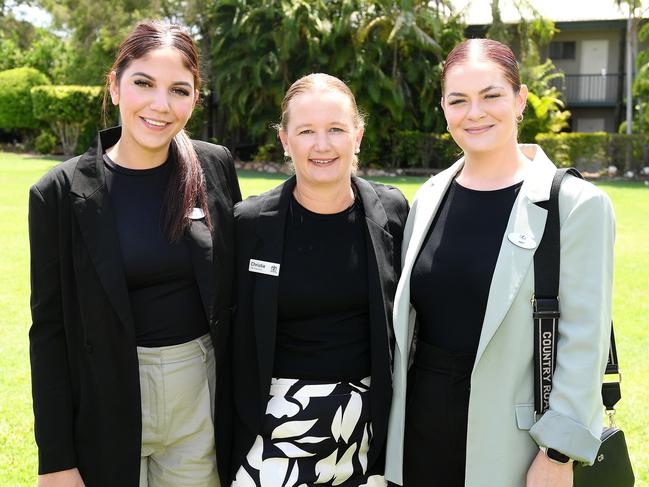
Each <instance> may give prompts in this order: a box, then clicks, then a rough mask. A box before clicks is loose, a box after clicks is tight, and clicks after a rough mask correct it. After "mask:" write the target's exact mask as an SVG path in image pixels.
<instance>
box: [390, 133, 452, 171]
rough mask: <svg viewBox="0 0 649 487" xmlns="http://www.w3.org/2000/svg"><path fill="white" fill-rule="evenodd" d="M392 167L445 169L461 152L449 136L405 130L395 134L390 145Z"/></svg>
mask: <svg viewBox="0 0 649 487" xmlns="http://www.w3.org/2000/svg"><path fill="white" fill-rule="evenodd" d="M391 148H392V149H391V150H392V154H391V161H383V162H384V163H390V165H392V166H398V167H421V168H436V169H442V168H447V167H449V166H450V165H451V164H453V163H454V162H455V161H456V160H457V159H458V158H459V157H460V156H461V155H462V151H461V150H460V148H459V147H458V146H457V145H456V144H455V142H454V141H453V139H452V138H451V136H450V135H449V134H432V133H425V132H418V131H415V130H405V131H402V132H397V133H396V135H395V136H394V140H393V141H392V144H391Z"/></svg>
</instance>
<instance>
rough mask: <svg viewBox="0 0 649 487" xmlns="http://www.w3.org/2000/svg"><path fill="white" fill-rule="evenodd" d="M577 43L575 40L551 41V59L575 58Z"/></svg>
mask: <svg viewBox="0 0 649 487" xmlns="http://www.w3.org/2000/svg"><path fill="white" fill-rule="evenodd" d="M576 50H577V43H576V42H575V41H554V42H551V43H550V59H553V60H555V61H556V60H559V59H575V52H576Z"/></svg>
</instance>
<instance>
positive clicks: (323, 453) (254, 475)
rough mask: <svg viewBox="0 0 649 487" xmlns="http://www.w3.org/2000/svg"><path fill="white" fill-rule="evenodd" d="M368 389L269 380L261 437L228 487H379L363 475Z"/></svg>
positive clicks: (362, 384)
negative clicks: (322, 486)
mask: <svg viewBox="0 0 649 487" xmlns="http://www.w3.org/2000/svg"><path fill="white" fill-rule="evenodd" d="M369 389H370V387H369V378H367V379H363V380H362V381H357V382H353V383H349V382H337V383H323V382H318V381H309V380H302V379H276V378H274V379H273V380H272V383H271V388H270V395H269V400H268V405H267V407H266V416H265V418H264V424H263V426H262V431H261V432H260V435H259V436H258V437H257V439H256V440H255V443H254V444H253V445H252V447H251V449H250V450H249V452H248V455H247V457H246V459H245V461H244V462H243V464H242V465H241V466H240V468H239V471H238V472H237V475H236V478H235V480H234V482H233V484H232V487H253V486H254V487H307V486H312V485H316V484H317V485H327V486H332V487H333V486H340V487H361V486H365V487H385V486H386V485H387V484H386V481H385V479H384V478H383V476H381V475H375V473H376V472H368V462H367V456H368V453H369V447H370V444H371V441H372V427H371V423H370V408H369ZM370 470H371V469H370Z"/></svg>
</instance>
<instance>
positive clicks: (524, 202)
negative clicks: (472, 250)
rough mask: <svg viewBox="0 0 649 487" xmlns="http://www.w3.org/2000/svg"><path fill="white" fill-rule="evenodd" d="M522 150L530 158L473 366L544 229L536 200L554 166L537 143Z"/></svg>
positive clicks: (546, 192) (544, 195)
mask: <svg viewBox="0 0 649 487" xmlns="http://www.w3.org/2000/svg"><path fill="white" fill-rule="evenodd" d="M521 149H522V150H523V152H524V153H525V154H526V155H527V156H528V157H529V158H530V159H533V160H532V162H531V164H530V167H529V169H528V174H527V175H526V177H525V181H524V182H523V185H522V186H521V189H520V192H519V194H518V197H517V198H516V201H515V202H514V206H513V208H512V211H511V213H510V216H509V221H508V223H507V230H505V234H504V235H503V240H502V243H501V246H500V252H499V254H498V259H497V261H496V267H495V269H494V273H493V277H492V279H491V285H490V288H489V297H488V299H487V308H486V310H485V315H484V321H483V324H482V332H481V334H480V342H479V344H478V351H477V355H476V359H475V364H476V365H477V364H478V362H479V361H480V358H481V357H482V354H483V353H484V350H485V348H486V347H487V345H488V344H489V341H490V340H491V339H492V337H493V336H494V334H495V333H496V331H497V330H498V327H499V326H500V324H501V323H502V322H503V319H504V318H505V316H506V314H507V311H508V310H509V308H510V307H511V305H512V302H513V301H514V298H515V297H516V295H517V294H518V291H519V288H520V286H521V283H522V282H523V279H524V277H525V275H526V274H527V272H528V270H529V267H530V265H532V261H533V258H534V252H535V249H536V247H537V246H538V244H539V243H540V242H541V238H542V237H543V230H544V228H545V220H546V216H547V211H546V210H545V209H543V208H541V207H540V206H538V205H536V204H535V203H538V202H541V201H546V200H547V199H548V198H549V196H550V186H551V184H552V177H553V175H554V172H555V170H556V168H555V166H554V164H552V162H550V160H549V159H548V158H547V156H546V155H545V153H544V152H543V151H542V150H541V149H540V148H539V147H538V146H521ZM511 233H518V234H524V235H526V237H527V239H530V238H531V239H533V241H534V243H535V244H536V245H535V246H534V248H532V249H526V248H523V247H520V246H518V245H515V244H514V243H512V242H511V241H510V240H509V238H508V235H510V234H511ZM525 298H526V299H527V298H531V296H526V297H525ZM530 313H531V309H530Z"/></svg>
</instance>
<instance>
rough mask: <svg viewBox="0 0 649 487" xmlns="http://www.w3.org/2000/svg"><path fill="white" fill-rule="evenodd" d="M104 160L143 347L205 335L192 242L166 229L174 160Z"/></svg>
mask: <svg viewBox="0 0 649 487" xmlns="http://www.w3.org/2000/svg"><path fill="white" fill-rule="evenodd" d="M104 162H105V166H106V168H107V171H106V185H107V187H108V193H109V195H110V199H111V204H112V207H113V212H114V215H115V223H116V226H117V233H118V238H119V243H120V248H121V253H122V258H123V265H124V273H125V275H126V284H127V286H128V292H129V297H130V302H131V310H132V312H133V318H134V321H135V335H136V343H137V345H138V346H141V347H163V346H167V345H177V344H179V343H184V342H187V341H189V340H193V339H195V338H198V337H199V336H201V335H204V334H205V333H207V332H208V331H209V330H208V325H207V319H206V317H205V311H204V308H203V304H202V302H201V296H200V292H199V289H198V285H197V283H196V278H195V276H194V270H193V267H192V261H191V256H190V253H189V249H188V247H187V243H186V241H185V240H184V239H181V240H179V241H178V242H174V243H172V242H169V240H168V239H167V238H166V236H165V235H164V231H163V228H162V219H161V216H162V211H161V210H162V204H163V201H164V195H165V191H166V188H167V183H168V181H169V175H170V173H171V169H172V162H170V161H169V160H168V161H166V162H165V163H164V164H162V165H160V166H157V167H154V168H151V169H128V168H125V167H122V166H119V165H118V164H116V163H114V162H113V161H111V160H110V158H109V157H108V156H107V155H106V154H104Z"/></svg>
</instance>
